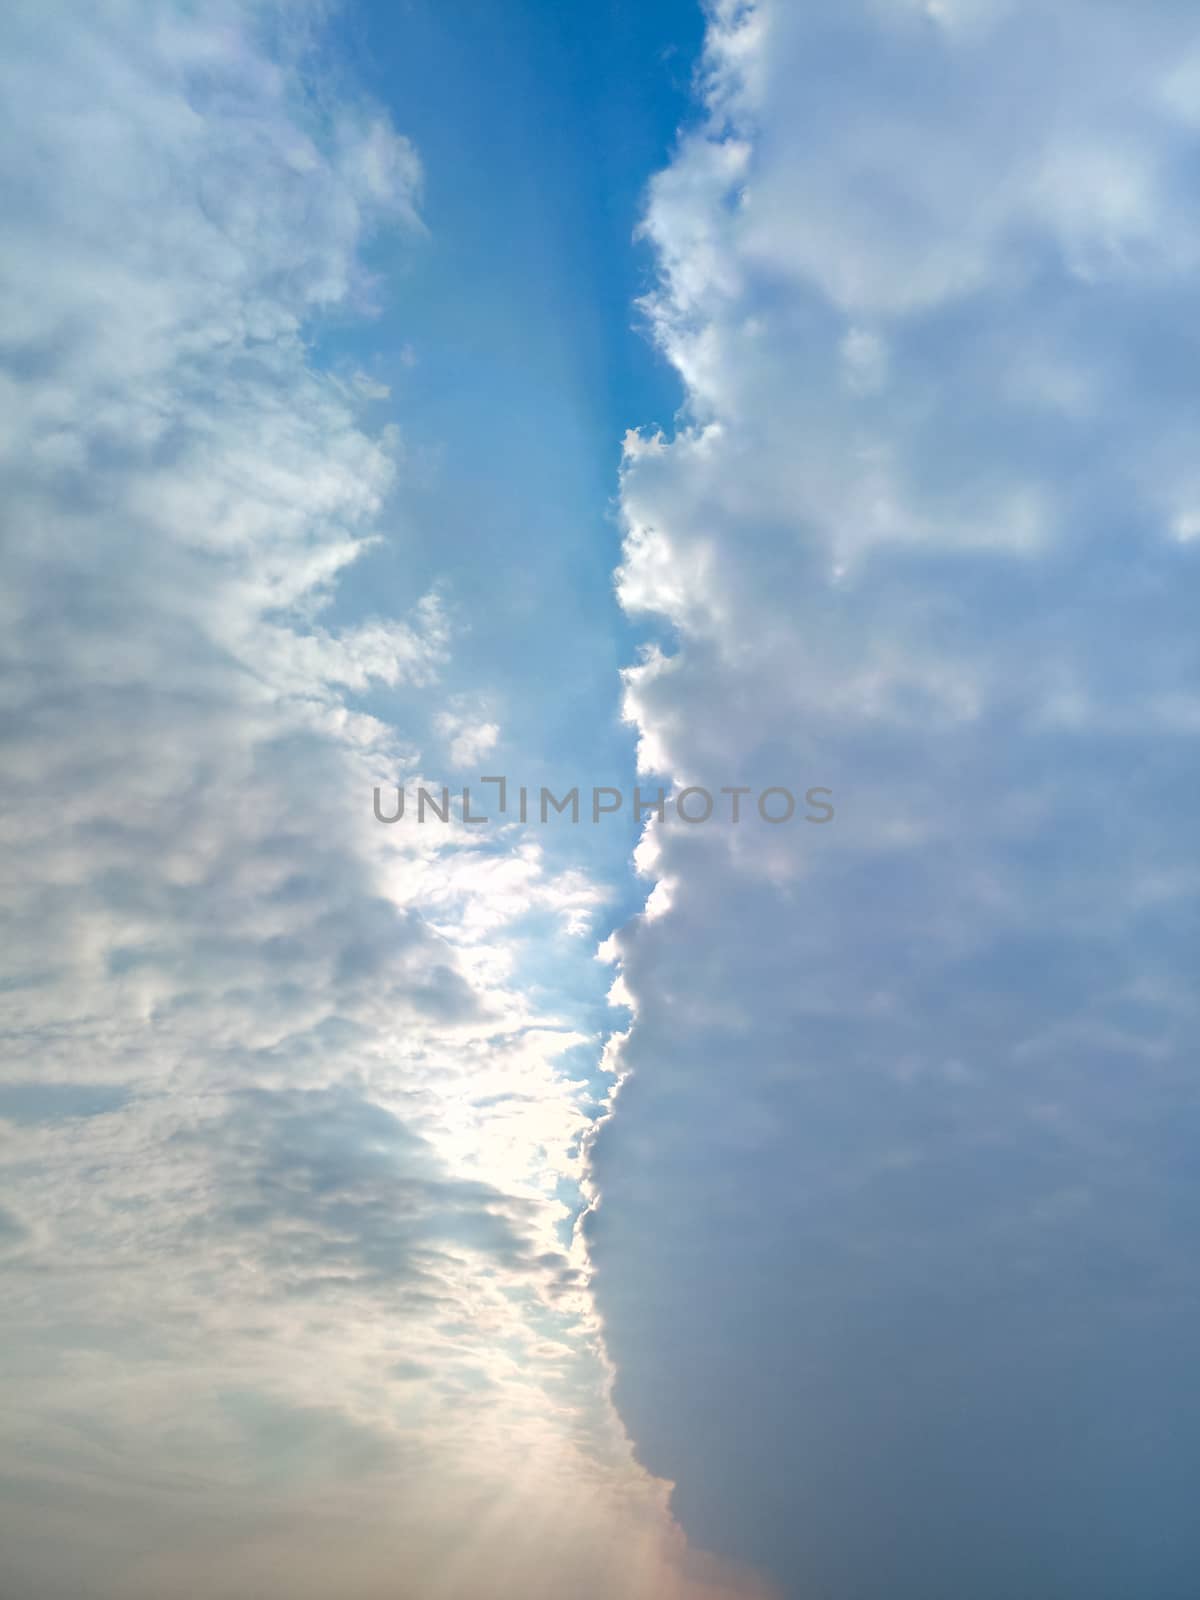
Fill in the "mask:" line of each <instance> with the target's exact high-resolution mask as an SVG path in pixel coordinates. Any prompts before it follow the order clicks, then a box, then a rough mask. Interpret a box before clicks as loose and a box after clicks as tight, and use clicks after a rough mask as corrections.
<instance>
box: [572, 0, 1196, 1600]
mask: <svg viewBox="0 0 1200 1600" xmlns="http://www.w3.org/2000/svg"><path fill="white" fill-rule="evenodd" d="M1194 33H1195V29H1194V19H1193V18H1192V17H1191V16H1190V14H1189V13H1188V12H1187V11H1186V9H1183V8H1180V7H1177V6H1173V5H1170V4H1162V5H1158V4H1152V5H1146V6H1139V7H1137V8H1134V7H1132V6H1128V5H1124V4H1112V5H1108V4H1105V5H1102V6H1098V7H1096V6H1088V7H1084V6H1075V5H1068V6H1065V7H1061V6H1060V7H1056V8H1049V9H1048V8H1046V7H1039V6H1035V5H1033V4H1025V3H1020V0H1009V3H1004V4H972V5H960V4H956V3H953V0H951V3H947V4H945V5H940V6H938V7H937V8H930V7H925V6H922V5H918V4H912V5H908V4H897V3H894V0H859V3H854V4H849V5H842V6H786V5H784V4H781V3H772V0H763V3H761V4H759V5H757V6H753V7H745V6H738V5H734V4H732V3H731V4H728V5H720V6H717V7H715V8H714V12H713V19H712V23H711V26H710V31H709V51H708V56H707V60H706V64H705V71H704V74H703V81H704V82H705V84H706V85H707V94H708V116H707V120H706V121H705V122H704V123H703V124H702V125H701V126H700V127H698V128H696V129H694V130H693V131H691V132H689V133H687V134H686V135H685V136H684V138H683V139H682V141H681V144H680V146H679V149H678V152H677V155H676V157H675V159H674V160H673V162H672V164H671V166H670V167H669V168H668V170H667V171H666V172H664V173H663V174H662V175H661V176H660V177H659V178H657V179H656V180H655V182H654V184H653V185H652V187H651V191H650V198H649V207H648V213H647V218H646V225H645V231H646V234H647V235H648V237H649V238H650V240H651V241H652V242H653V244H654V246H655V248H656V250H657V252H658V257H659V262H660V269H661V282H660V286H659V289H658V290H657V292H656V293H655V294H653V295H651V296H650V297H649V300H648V302H647V307H648V310H649V312H650V315H651V319H652V323H653V326H654V328H655V331H656V334H657V337H658V339H659V342H660V344H661V347H662V349H663V350H664V351H665V353H666V354H667V355H668V356H669V358H670V359H671V361H672V362H673V363H674V364H675V366H676V368H677V370H678V371H679V373H680V374H681V376H682V379H683V381H684V383H685V385H686V392H687V405H686V407H685V410H684V413H683V419H682V422H681V425H680V427H679V429H678V431H677V433H676V435H675V436H674V438H672V439H669V440H668V439H665V438H663V437H661V436H656V437H655V438H654V439H653V440H647V439H644V438H642V437H640V436H639V435H637V434H632V435H631V436H630V439H629V440H627V449H626V453H625V460H624V464H623V472H622V505H623V510H624V515H625V520H626V529H627V532H626V541H625V553H624V560H623V565H622V569H621V572H620V574H619V581H618V592H619V594H620V596H621V599H622V602H623V604H624V605H625V607H626V609H627V610H628V611H629V612H630V614H631V615H632V616H634V617H635V618H637V617H642V616H648V617H650V618H651V619H652V620H654V621H656V622H657V623H658V624H659V625H660V626H662V627H663V631H664V632H665V633H666V634H667V636H668V637H669V638H670V639H671V640H672V643H671V644H670V646H665V647H663V648H662V649H656V650H652V651H650V652H649V653H648V654H647V656H646V659H645V660H644V661H643V662H642V663H640V664H638V665H636V666H634V667H632V668H631V669H630V670H629V671H628V673H627V675H626V689H627V698H626V708H627V712H628V714H629V716H630V717H631V719H632V720H633V721H634V723H635V725H636V727H637V731H638V735H639V740H640V749H641V761H642V764H643V766H644V767H646V768H650V769H652V770H654V771H655V772H656V773H662V774H664V775H665V776H666V777H667V778H668V779H670V780H673V781H674V782H676V783H677V784H680V785H682V784H703V785H706V786H708V787H709V788H711V789H713V790H714V791H715V790H716V789H717V788H718V787H719V786H720V785H722V784H732V783H743V784H750V785H753V786H755V787H756V788H761V787H763V786H765V785H768V784H785V785H788V786H789V787H791V788H792V789H793V791H794V792H796V793H802V792H803V791H804V790H805V788H806V787H808V786H809V785H812V784H821V785H827V786H829V787H830V788H832V789H833V791H834V795H835V799H836V805H837V814H836V819H835V821H834V822H833V824H832V825H830V826H828V827H823V828H817V827H805V826H803V825H797V826H794V827H792V828H791V829H785V828H768V827H765V826H762V825H759V824H757V823H756V822H755V821H754V819H753V816H751V818H750V820H749V822H747V823H745V824H743V825H742V826H740V827H738V828H733V827H729V826H724V827H719V826H712V827H708V828H693V829H686V828H680V827H678V826H676V827H671V826H669V825H668V826H667V827H659V826H654V827H653V828H651V829H649V830H648V832H647V836H646V841H645V844H644V847H643V848H642V849H641V850H640V851H639V863H640V865H641V866H642V868H643V870H645V871H646V872H647V873H648V874H649V876H650V877H651V878H652V879H654V880H655V881H657V882H658V883H659V884H662V885H666V886H667V887H666V893H665V894H663V893H662V892H661V891H657V890H656V891H655V895H654V898H653V910H654V913H655V914H654V915H647V916H644V917H640V918H637V919H635V920H634V921H633V922H632V923H631V924H630V925H629V926H628V927H627V928H625V929H624V930H623V931H622V932H621V933H620V934H618V935H617V936H616V937H615V938H614V939H613V940H612V941H610V943H609V945H608V947H607V948H608V952H609V954H610V955H612V954H616V955H618V956H619V962H620V965H619V970H620V978H619V985H620V987H619V991H618V992H619V995H620V997H621V999H622V1001H623V1002H625V1001H627V1002H628V1003H629V1004H631V1005H632V1007H633V1011H634V1023H633V1026H632V1029H631V1031H630V1033H629V1035H628V1037H627V1039H625V1040H624V1041H623V1042H621V1043H620V1044H619V1046H618V1047H617V1049H616V1051H615V1065H616V1068H617V1070H618V1071H619V1072H620V1073H623V1074H628V1075H629V1076H628V1077H627V1078H626V1081H625V1085H624V1087H623V1088H622V1091H621V1095H620V1098H619V1099H618V1101H617V1107H616V1111H615V1114H614V1116H613V1117H612V1118H611V1119H609V1120H608V1121H607V1122H606V1123H605V1125H604V1127H603V1129H602V1131H601V1133H600V1135H599V1137H598V1139H597V1142H596V1145H595V1149H594V1155H593V1166H594V1177H595V1181H596V1184H597V1186H598V1189H599V1192H600V1194H601V1196H602V1204H601V1205H600V1206H599V1207H598V1208H597V1209H596V1211H595V1212H594V1214H593V1215H592V1217H591V1218H590V1221H589V1230H590V1234H591V1237H592V1239H593V1248H594V1256H595V1260H596V1263H597V1273H598V1277H597V1283H598V1290H599V1299H600V1305H601V1309H602V1311H603V1313H604V1316H605V1320H606V1327H607V1330H608V1336H609V1342H610V1349H611V1351H612V1354H613V1357H614V1359H615V1361H616V1365H617V1372H618V1381H617V1388H616V1395H617V1399H618V1403H619V1405H620V1406H621V1408H622V1412H623V1415H624V1416H625V1418H626V1419H627V1421H628V1423H629V1424H630V1427H631V1430H632V1432H633V1435H634V1437H635V1440H636V1442H637V1445H638V1449H639V1454H640V1455H641V1458H642V1459H644V1460H645V1461H646V1462H647V1464H648V1465H649V1466H650V1467H651V1469H652V1470H654V1471H657V1472H661V1473H663V1474H664V1475H666V1476H668V1477H672V1478H676V1479H677V1480H678V1487H677V1491H676V1498H675V1505H676V1507H677V1509H678V1510H679V1511H680V1513H681V1516H682V1520H683V1522H684V1524H685V1527H687V1528H688V1529H689V1530H691V1531H693V1532H698V1531H700V1530H703V1534H704V1537H705V1538H706V1539H710V1540H713V1541H714V1542H716V1543H717V1544H718V1545H719V1546H721V1547H723V1548H726V1549H729V1550H736V1551H738V1552H739V1553H740V1554H742V1555H745V1556H751V1557H754V1558H757V1559H758V1560H759V1561H761V1562H762V1563H764V1564H766V1565H767V1566H768V1567H769V1568H770V1570H772V1571H773V1572H774V1573H775V1575H777V1576H778V1577H779V1578H780V1580H781V1581H782V1582H783V1584H784V1587H785V1589H786V1592H788V1593H796V1594H809V1593H822V1594H825V1593H828V1594H833V1595H842V1594H850V1593H853V1594H855V1595H856V1596H858V1595H861V1596H863V1597H864V1600H866V1597H872V1600H874V1597H876V1596H878V1597H880V1600H883V1597H885V1596H886V1597H888V1600H891V1597H893V1596H895V1595H898V1594H905V1595H907V1594H909V1593H912V1594H918V1593H920V1594H928V1593H935V1592H936V1593H956V1594H957V1593H964V1594H965V1593H970V1594H971V1595H972V1596H979V1597H986V1600H992V1597H993V1596H994V1597H996V1600H1001V1597H1003V1596H1007V1595H1010V1594H1013V1593H1017V1592H1038V1593H1054V1594H1062V1595H1064V1596H1066V1595H1076V1594H1080V1593H1084V1592H1086V1593H1089V1594H1103V1595H1105V1596H1110V1595H1111V1596H1113V1597H1114V1600H1116V1597H1117V1596H1120V1595H1124V1594H1127V1593H1132V1592H1135V1591H1140V1590H1144V1589H1147V1588H1153V1589H1155V1590H1156V1592H1162V1593H1167V1592H1171V1591H1172V1590H1173V1589H1182V1588H1185V1587H1186V1584H1187V1582H1188V1581H1190V1579H1189V1578H1188V1577H1187V1574H1188V1573H1189V1572H1191V1571H1194V1570H1195V1563H1196V1558H1197V1549H1196V1541H1195V1532H1194V1529H1193V1528H1192V1525H1191V1519H1190V1518H1189V1517H1188V1516H1187V1515H1186V1513H1185V1512H1184V1511H1183V1507H1184V1505H1185V1503H1186V1495H1187V1491H1186V1484H1187V1482H1188V1479H1189V1473H1190V1468H1189V1466H1188V1451H1189V1449H1190V1445H1189V1444H1187V1443H1186V1442H1185V1441H1188V1440H1191V1439H1193V1438H1194V1437H1195V1436H1196V1433H1197V1429H1198V1427H1200V1418H1198V1416H1197V1412H1196V1407H1195V1406H1194V1405H1193V1404H1191V1403H1190V1402H1185V1409H1186V1415H1185V1416H1182V1417H1181V1416H1180V1414H1179V1412H1178V1406H1179V1403H1180V1395H1181V1393H1182V1392H1183V1390H1184V1389H1185V1388H1186V1387H1187V1378H1186V1371H1187V1368H1188V1361H1189V1358H1188V1356H1187V1354H1186V1352H1187V1350H1188V1348H1189V1347H1190V1344H1191V1342H1192V1336H1193V1332H1194V1329H1193V1323H1192V1320H1191V1312H1190V1309H1189V1308H1190V1306H1191V1304H1192V1302H1193V1300H1194V1298H1195V1293H1196V1277H1195V1265H1194V1251H1193V1250H1192V1248H1191V1243H1190V1239H1189V1235H1188V1228H1187V1225H1186V1224H1185V1223H1184V1222H1183V1220H1182V1219H1183V1218H1184V1217H1185V1216H1188V1215H1190V1214H1191V1212H1192V1211H1193V1210H1194V1205H1195V1184H1194V1175H1193V1173H1192V1171H1191V1163H1190V1160H1189V1158H1188V1157H1187V1155H1186V1152H1185V1147H1186V1144H1187V1140H1188V1139H1189V1138H1190V1134H1186V1135H1185V1134H1183V1133H1182V1131H1181V1130H1182V1129H1184V1128H1187V1129H1191V1128H1192V1126H1193V1123H1194V1094H1193V1090H1192V1087H1191V1082H1192V1072H1193V1066H1192V1064H1193V1062H1194V1058H1195V1046H1196V1039H1197V1021H1198V1010H1197V1004H1196V999H1195V995H1194V984H1193V982H1192V979H1191V976H1190V969H1191V965H1192V957H1191V955H1190V954H1189V951H1190V948H1191V944H1192V942H1193V930H1192V927H1191V920H1190V918H1191V913H1189V912H1187V911H1184V910H1183V906H1184V905H1185V904H1190V903H1191V902H1190V900H1188V897H1187V894H1186V893H1184V894H1182V895H1179V896H1176V897H1174V898H1169V899H1167V898H1164V899H1156V898H1155V896H1154V891H1153V888H1152V887H1151V886H1154V885H1157V886H1159V887H1160V888H1161V887H1162V886H1163V885H1165V884H1168V883H1169V884H1175V885H1179V886H1182V887H1183V888H1184V889H1185V890H1186V886H1188V885H1190V884H1191V882H1192V868H1193V862H1194V859H1195V841H1196V832H1195V821H1194V815H1193V812H1194V806H1193V804H1192V800H1191V798H1190V797H1191V796H1192V795H1193V794H1194V791H1195V784H1196V778H1197V768H1196V757H1195V752H1194V749H1193V747H1192V744H1191V743H1190V742H1189V733H1188V731H1187V730H1188V729H1189V728H1191V727H1193V726H1194V723H1193V722H1192V720H1191V714H1192V710H1193V709H1194V708H1193V707H1192V705H1191V700H1192V698H1193V697H1192V694H1191V690H1192V687H1193V685H1194V684H1195V682H1196V678H1197V670H1198V668H1200V656H1198V654H1197V646H1196V630H1195V622H1194V619H1195V616H1196V613H1197V601H1198V599H1200V595H1198V593H1197V585H1198V574H1197V569H1196V567H1195V562H1194V554H1195V549H1196V544H1195V541H1192V542H1191V543H1188V542H1186V536H1187V535H1188V533H1189V532H1190V529H1191V522H1190V520H1189V519H1190V518H1191V513H1192V508H1193V507H1194V505H1195V503H1196V500H1195V495H1194V478H1193V467H1192V461H1193V459H1194V434H1195V419H1194V411H1195V401H1194V393H1193V390H1194V363H1193V362H1192V360H1191V357H1190V354H1188V355H1185V354H1184V353H1183V350H1182V348H1181V345H1180V340H1181V339H1182V338H1184V337H1185V336H1184V335H1183V334H1182V332H1181V330H1183V329H1184V328H1186V327H1188V326H1190V325H1191V322H1192V320H1193V319H1194V315H1195V300H1196V288H1195V281H1194V267H1195V264H1196V261H1197V254H1198V245H1200V234H1198V233H1197V230H1196V211H1195V206H1194V204H1193V203H1192V200H1193V195H1192V188H1193V183H1192V177H1191V174H1192V172H1193V171H1194V168H1195V157H1196V155H1197V150H1196V145H1195V128H1194V120H1193V121H1189V120H1188V119H1187V118H1185V117H1184V116H1183V115H1182V113H1181V110H1180V105H1181V100H1180V93H1179V90H1178V84H1179V82H1180V79H1179V71H1180V66H1179V63H1180V62H1182V61H1186V60H1189V59H1191V56H1192V55H1193V54H1194V50H1195V39H1194ZM648 1217H653V1218H654V1219H655V1223H654V1226H653V1227H647V1226H646V1219H647V1218H648ZM1149 1350H1153V1351H1154V1352H1155V1360H1154V1363H1153V1370H1150V1369H1149V1368H1148V1367H1147V1366H1146V1360H1145V1358H1146V1352H1147V1351H1149ZM1068 1419H1070V1420H1068ZM1085 1436H1086V1441H1087V1442H1086V1444H1085V1443H1084V1442H1083V1441H1084V1438H1085ZM1151 1439H1153V1440H1154V1441H1156V1443H1155V1444H1154V1445H1153V1446H1151V1445H1149V1444H1148V1443H1147V1441H1149V1440H1151ZM1047 1506H1053V1507H1054V1516H1053V1526H1051V1525H1050V1523H1049V1522H1048V1520H1047V1518H1046V1513H1045V1508H1046V1507H1047ZM931 1529H933V1530H935V1532H934V1533H933V1534H932V1535H931V1534H930V1532H929V1530H931ZM1151 1550H1153V1551H1154V1552H1155V1554H1154V1555H1150V1554H1149V1552H1150V1551H1151Z"/></svg>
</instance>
